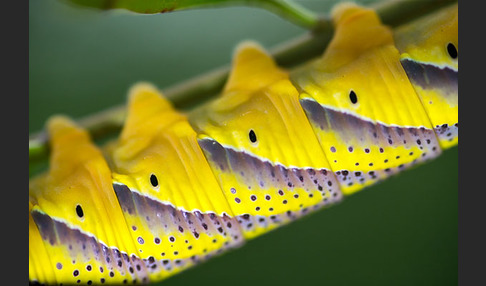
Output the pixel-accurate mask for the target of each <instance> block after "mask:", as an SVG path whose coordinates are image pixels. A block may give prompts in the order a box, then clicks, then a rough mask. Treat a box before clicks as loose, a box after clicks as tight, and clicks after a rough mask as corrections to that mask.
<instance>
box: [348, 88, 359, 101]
mask: <svg viewBox="0 0 486 286" xmlns="http://www.w3.org/2000/svg"><path fill="white" fill-rule="evenodd" d="M349 100H351V103H352V104H356V103H357V102H358V97H357V96H356V93H355V92H354V91H353V90H351V91H350V92H349Z"/></svg>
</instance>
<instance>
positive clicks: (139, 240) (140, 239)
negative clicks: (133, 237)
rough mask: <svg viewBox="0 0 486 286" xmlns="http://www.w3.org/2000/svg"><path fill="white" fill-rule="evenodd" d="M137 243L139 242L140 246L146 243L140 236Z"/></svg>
mask: <svg viewBox="0 0 486 286" xmlns="http://www.w3.org/2000/svg"><path fill="white" fill-rule="evenodd" d="M137 241H138V243H140V244H143V243H144V241H143V238H142V237H140V236H139V237H138V238H137Z"/></svg>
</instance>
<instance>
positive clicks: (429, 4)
mask: <svg viewBox="0 0 486 286" xmlns="http://www.w3.org/2000/svg"><path fill="white" fill-rule="evenodd" d="M454 2H456V1H454V0H435V1H416V0H399V1H393V2H385V3H384V4H380V5H378V6H376V7H375V8H376V10H377V13H378V14H379V15H380V17H381V18H382V19H383V22H384V23H385V24H387V25H389V26H391V27H396V26H398V25H401V24H404V23H406V22H408V21H411V20H413V19H416V18H418V17H420V16H423V15H425V14H427V13H430V12H431V11H435V10H437V9H438V8H440V7H443V6H445V5H447V4H451V3H454ZM332 33H333V31H332V26H331V23H330V21H329V20H328V19H325V18H321V19H320V21H319V24H318V26H315V29H314V31H313V32H312V33H308V34H306V35H303V36H301V37H298V38H296V39H293V40H291V41H289V42H287V43H284V44H282V45H280V46H278V47H276V48H274V49H272V50H271V54H272V55H273V56H274V57H275V59H276V61H277V63H278V64H279V66H282V67H284V68H292V67H295V66H297V65H299V64H302V63H304V62H306V61H308V60H311V59H312V58H315V57H317V56H319V55H320V54H322V52H323V50H324V47H326V46H327V44H328V43H329V41H330V39H331V37H332ZM228 73H229V66H224V67H221V68H219V69H216V70H214V71H211V72H208V73H205V74H203V75H200V76H198V77H196V78H193V79H190V80H188V81H184V82H181V83H179V84H177V85H175V86H172V87H169V88H166V89H164V94H165V95H166V96H167V97H168V99H169V100H170V101H171V102H172V103H173V104H174V106H175V107H176V108H178V109H181V110H188V109H191V108H192V107H194V106H197V105H199V104H201V103H203V102H205V101H207V100H208V99H210V98H212V97H214V96H216V95H217V94H218V93H219V92H220V91H221V89H222V88H223V86H224V83H225V81H226V79H227V77H228ZM125 115H126V111H125V105H120V106H115V107H112V108H110V109H107V110H104V111H101V112H99V113H96V114H93V115H89V116H87V117H85V118H82V119H80V120H79V121H78V123H79V125H80V126H82V127H83V128H86V129H87V130H88V132H89V133H90V134H91V136H92V138H93V139H94V140H102V139H104V138H107V137H109V136H114V135H115V134H116V133H118V132H119V131H120V130H121V127H122V126H123V122H124V118H125ZM48 143H49V142H48V136H47V135H46V134H45V131H40V132H38V133H35V134H33V135H31V136H30V137H29V164H34V163H36V162H38V161H42V160H45V159H46V158H47V156H48V154H49V147H48Z"/></svg>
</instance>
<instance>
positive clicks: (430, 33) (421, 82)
mask: <svg viewBox="0 0 486 286" xmlns="http://www.w3.org/2000/svg"><path fill="white" fill-rule="evenodd" d="M394 39H395V42H396V46H397V48H398V50H399V51H400V61H401V63H402V66H403V68H404V70H405V71H406V73H407V76H408V78H409V79H410V82H411V83H412V85H413V87H414V89H415V91H416V92H417V94H418V95H419V97H420V100H421V101H422V105H423V106H424V108H425V110H426V111H427V114H428V116H429V118H430V120H431V122H432V125H433V127H434V131H435V133H436V134H437V137H438V139H439V143H440V147H441V148H442V149H447V148H450V147H452V146H455V145H457V143H458V132H459V130H458V129H459V125H458V123H459V118H458V115H459V112H458V111H459V105H458V103H459V97H458V96H459V95H458V71H459V70H458V68H459V67H458V61H459V59H458V48H459V47H458V42H459V41H458V4H457V3H456V4H454V5H451V6H450V7H447V8H444V9H443V10H441V11H439V12H438V13H435V14H432V15H428V16H425V17H423V18H422V19H419V20H416V21H414V22H411V23H410V24H407V25H404V26H402V27H400V28H398V29H397V30H396V31H395V33H394Z"/></svg>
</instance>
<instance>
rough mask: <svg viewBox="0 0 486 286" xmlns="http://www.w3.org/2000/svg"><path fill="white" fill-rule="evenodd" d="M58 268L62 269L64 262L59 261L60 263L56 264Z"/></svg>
mask: <svg viewBox="0 0 486 286" xmlns="http://www.w3.org/2000/svg"><path fill="white" fill-rule="evenodd" d="M56 268H57V269H59V270H61V269H62V264H61V263H59V262H58V263H57V264H56Z"/></svg>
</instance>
